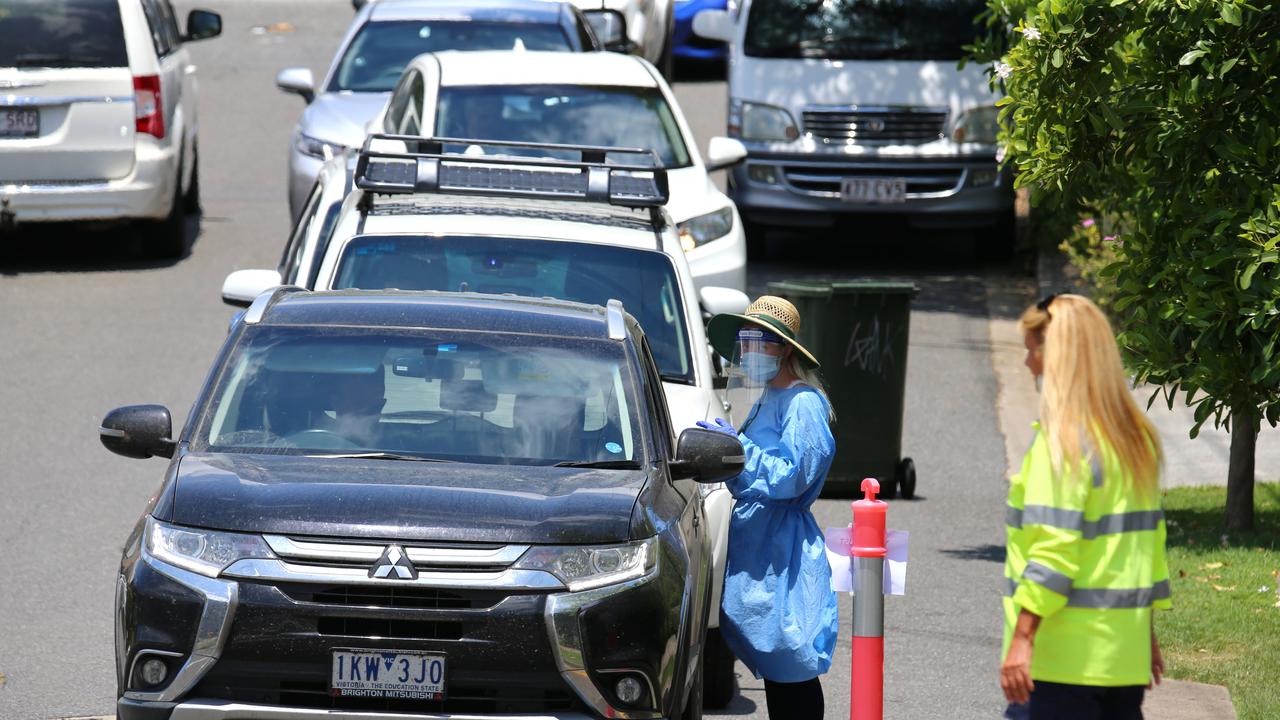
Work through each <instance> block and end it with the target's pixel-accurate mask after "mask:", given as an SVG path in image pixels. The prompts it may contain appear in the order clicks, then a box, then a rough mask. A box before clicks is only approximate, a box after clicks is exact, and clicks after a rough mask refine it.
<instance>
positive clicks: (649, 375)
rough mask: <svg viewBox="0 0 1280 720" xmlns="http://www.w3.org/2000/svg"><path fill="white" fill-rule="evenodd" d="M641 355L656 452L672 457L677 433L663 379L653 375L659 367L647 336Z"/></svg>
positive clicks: (641, 347)
mask: <svg viewBox="0 0 1280 720" xmlns="http://www.w3.org/2000/svg"><path fill="white" fill-rule="evenodd" d="M640 355H641V357H642V358H643V362H644V366H645V373H644V374H645V378H646V379H645V386H646V387H647V389H648V392H649V396H650V400H649V401H650V403H651V404H652V405H653V426H654V435H655V436H656V444H657V448H658V449H657V450H656V452H658V453H659V455H660V457H665V458H669V459H671V458H674V457H675V453H674V452H672V441H673V440H675V435H674V432H673V430H672V427H671V416H670V415H669V414H668V412H667V395H666V392H665V391H663V389H662V381H661V380H660V379H659V378H658V377H657V376H654V375H653V369H654V368H656V367H657V363H656V362H655V361H654V359H653V351H652V349H650V347H649V341H648V339H647V338H642V339H641V341H640Z"/></svg>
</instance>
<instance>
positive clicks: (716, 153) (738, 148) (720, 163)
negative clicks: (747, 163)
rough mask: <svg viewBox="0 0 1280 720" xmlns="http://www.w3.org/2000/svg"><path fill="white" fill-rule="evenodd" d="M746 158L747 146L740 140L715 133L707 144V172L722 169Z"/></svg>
mask: <svg viewBox="0 0 1280 720" xmlns="http://www.w3.org/2000/svg"><path fill="white" fill-rule="evenodd" d="M746 159H747V146H746V145H743V144H742V141H741V140H735V139H734V138H731V137H723V136H720V135H717V136H716V137H713V138H711V142H710V143H708V144H707V172H715V171H716V170H724V169H725V168H730V167H733V166H734V165H737V164H738V163H740V162H742V161H743V160H746Z"/></svg>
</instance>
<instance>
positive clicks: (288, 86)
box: [276, 68, 316, 105]
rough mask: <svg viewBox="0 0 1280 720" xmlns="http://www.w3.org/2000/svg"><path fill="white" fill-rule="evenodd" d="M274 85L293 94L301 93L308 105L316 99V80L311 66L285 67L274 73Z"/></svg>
mask: <svg viewBox="0 0 1280 720" xmlns="http://www.w3.org/2000/svg"><path fill="white" fill-rule="evenodd" d="M276 87H278V88H280V89H281V90H283V91H285V92H287V93H291V94H293V95H301V96H302V99H303V100H306V101H307V104H308V105H310V104H311V101H312V100H315V99H316V81H315V77H314V76H312V74H311V68H285V69H284V70H281V71H280V74H279V75H276Z"/></svg>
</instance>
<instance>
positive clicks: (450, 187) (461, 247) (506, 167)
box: [222, 135, 747, 707]
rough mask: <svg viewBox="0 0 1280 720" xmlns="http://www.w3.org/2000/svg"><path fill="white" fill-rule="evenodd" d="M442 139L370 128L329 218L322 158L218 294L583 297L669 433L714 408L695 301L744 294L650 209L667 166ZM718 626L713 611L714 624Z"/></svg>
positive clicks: (244, 297) (709, 675) (718, 513)
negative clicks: (261, 247) (639, 368)
mask: <svg viewBox="0 0 1280 720" xmlns="http://www.w3.org/2000/svg"><path fill="white" fill-rule="evenodd" d="M445 145H446V143H442V142H440V141H439V140H435V139H431V138H419V137H404V136H383V135H374V136H372V137H371V138H370V139H369V140H367V141H366V144H365V149H364V151H363V152H362V153H361V154H360V157H359V160H358V162H356V163H355V166H354V168H353V170H354V189H353V190H352V192H351V193H350V194H349V195H347V197H346V200H345V201H343V203H342V205H341V207H340V209H339V210H338V212H337V215H336V219H330V214H331V212H332V205H331V198H333V197H334V196H335V194H336V191H337V189H338V188H340V187H342V185H343V183H344V176H346V170H347V169H348V168H349V167H351V158H335V159H333V160H331V161H330V162H329V163H327V164H326V166H325V169H324V170H322V172H321V174H320V177H321V183H322V184H318V185H317V188H316V190H315V192H314V193H313V195H312V199H311V200H312V201H311V202H309V203H308V207H307V211H306V212H304V214H303V215H302V216H301V217H300V218H299V220H298V225H297V226H296V227H295V231H294V234H293V237H292V238H291V244H290V246H289V247H287V248H286V249H285V253H284V257H283V259H282V262H281V267H280V268H279V270H278V271H273V270H241V271H237V272H235V273H232V274H231V275H229V276H228V277H227V280H226V282H225V283H224V285H223V290H222V293H223V300H224V301H226V302H227V303H228V304H232V305H238V306H247V305H249V304H250V303H251V302H252V301H253V299H254V298H256V297H257V296H258V295H259V294H260V293H262V292H264V291H266V290H268V289H270V288H271V287H273V286H276V285H279V284H280V283H281V282H282V281H283V280H285V279H291V280H292V281H293V284H297V285H301V286H303V287H306V288H308V289H314V290H327V289H340V288H362V289H384V288H398V289H401V290H427V291H431V290H436V291H467V290H470V291H475V292H481V293H493V294H498V293H512V294H516V295H526V296H534V297H540V296H549V297H554V298H557V299H563V300H575V301H579V302H586V303H594V304H598V303H600V302H606V301H607V299H608V298H618V299H621V300H622V302H623V304H624V305H625V306H626V307H627V308H628V310H629V312H631V313H632V314H633V315H634V316H635V317H636V319H637V320H638V321H639V322H640V325H641V327H642V328H643V329H644V331H645V335H646V336H647V337H648V339H649V343H650V346H651V348H652V351H653V354H654V359H655V361H656V363H657V365H658V369H659V373H660V375H661V376H662V381H663V389H664V390H665V393H666V398H667V404H668V408H669V412H670V415H671V422H672V426H673V428H674V429H675V430H676V432H679V431H680V430H682V429H684V428H688V427H691V426H693V425H694V424H695V423H696V422H697V421H698V420H710V419H712V418H714V417H715V416H717V415H719V416H722V417H723V416H724V414H725V412H726V410H727V408H726V406H725V405H724V402H723V400H722V398H721V396H720V395H719V394H718V393H717V391H716V389H715V377H716V374H715V371H714V369H713V367H712V362H711V353H710V352H709V349H708V347H709V346H708V344H707V339H706V334H705V331H704V328H703V319H702V315H701V313H700V311H699V306H700V305H701V306H705V307H706V308H708V309H709V310H711V311H713V312H742V311H743V310H745V309H746V305H747V297H746V296H745V295H744V294H742V293H741V292H740V291H738V290H735V289H729V288H711V287H706V288H703V289H702V290H701V292H699V291H697V290H695V287H694V283H693V276H692V274H691V273H690V271H689V264H688V262H687V260H686V258H685V253H684V251H683V250H682V249H681V247H680V238H679V235H678V233H677V229H676V226H675V223H673V222H672V221H671V218H670V216H669V215H668V214H667V213H666V211H665V210H664V209H663V208H662V205H663V204H664V203H665V202H666V200H667V175H666V173H665V172H664V171H662V170H657V171H654V170H653V169H652V160H651V159H650V161H649V162H648V163H645V164H626V163H625V161H624V160H623V158H624V157H625V156H628V155H638V154H640V153H623V152H620V151H619V150H618V149H617V148H589V147H571V146H547V145H542V146H536V145H532V144H527V143H524V144H514V143H512V144H504V143H495V142H487V141H484V142H478V143H476V145H478V146H480V147H482V148H484V149H485V150H486V151H487V152H488V154H486V155H477V154H474V153H473V154H469V155H462V154H453V153H447V152H444V150H445ZM383 148H391V149H390V150H387V149H383ZM517 153H522V154H524V153H528V154H540V155H546V154H548V153H551V154H556V155H558V156H561V157H563V156H564V155H570V154H572V155H575V158H574V159H573V160H548V159H546V158H545V157H529V156H519V155H517ZM498 155H501V157H498ZM606 155H607V156H609V164H606V162H605V156H606ZM317 245H319V246H320V247H316V246H317ZM601 298H605V300H601ZM703 488H704V504H705V507H706V515H707V518H708V519H709V523H710V525H711V528H710V530H711V533H712V535H711V536H712V537H713V538H714V542H713V552H714V557H715V563H716V574H715V576H714V577H715V578H716V583H715V587H714V589H713V591H712V592H713V595H714V597H713V600H714V602H715V605H714V607H719V602H720V592H721V585H722V582H723V578H724V560H725V550H726V548H725V543H726V539H727V533H728V521H729V515H730V512H731V510H732V507H733V499H732V497H731V496H730V495H729V492H728V490H727V489H725V487H724V486H723V485H710V486H703ZM718 623H719V620H718V615H713V616H712V618H711V625H712V627H716V626H717V625H718ZM708 648H709V651H708V654H707V656H706V661H705V663H706V665H705V668H706V671H705V674H706V686H705V688H704V695H705V699H706V702H707V704H708V705H710V706H713V707H718V706H721V705H723V704H725V703H727V702H728V701H729V699H731V697H732V693H733V658H732V656H731V655H730V654H729V653H728V651H727V650H726V649H725V648H724V646H723V643H722V642H721V641H720V640H719V637H718V635H713V636H712V637H711V639H710V641H709V643H708Z"/></svg>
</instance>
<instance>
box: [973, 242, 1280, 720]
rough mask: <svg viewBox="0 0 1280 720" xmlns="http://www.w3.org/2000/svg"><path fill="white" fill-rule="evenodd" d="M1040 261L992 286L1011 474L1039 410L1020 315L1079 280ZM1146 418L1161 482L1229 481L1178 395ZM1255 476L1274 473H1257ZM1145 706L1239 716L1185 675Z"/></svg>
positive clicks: (1209, 432)
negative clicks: (1032, 275)
mask: <svg viewBox="0 0 1280 720" xmlns="http://www.w3.org/2000/svg"><path fill="white" fill-rule="evenodd" d="M1039 262H1040V267H1039V268H1037V278H1038V279H1037V280H1032V279H1029V278H1028V279H1027V280H1026V281H1025V282H1024V283H1023V284H1022V285H1020V286H1014V285H1010V284H1008V283H1004V284H1003V287H1002V286H1001V284H1000V283H987V287H988V298H987V303H988V308H989V310H990V317H991V320H990V331H991V347H992V362H993V364H994V366H995V375H996V382H997V384H998V385H999V392H998V396H997V416H998V418H999V424H1000V431H1001V433H1002V434H1003V435H1004V440H1005V459H1006V466H1007V468H1008V473H1009V474H1012V473H1014V472H1016V471H1017V468H1018V467H1019V465H1020V464H1021V462H1022V455H1023V453H1024V452H1025V451H1026V449H1027V447H1029V446H1030V444H1031V440H1032V434H1033V433H1032V430H1031V423H1032V422H1033V421H1034V420H1035V419H1036V417H1037V415H1038V412H1037V407H1038V405H1039V395H1038V393H1037V392H1036V388H1035V383H1034V382H1033V381H1032V379H1031V375H1030V373H1029V372H1028V371H1027V368H1026V366H1025V365H1024V364H1023V360H1024V358H1025V356H1026V348H1025V347H1024V346H1023V342H1022V335H1021V333H1019V332H1018V317H1019V316H1020V315H1021V314H1022V312H1023V310H1025V309H1026V308H1027V307H1028V306H1029V305H1030V304H1031V303H1033V302H1035V301H1036V300H1037V299H1039V298H1041V297H1044V296H1045V295H1047V294H1049V293H1050V292H1055V291H1056V292H1061V291H1063V290H1068V289H1070V288H1071V287H1072V286H1073V280H1074V279H1073V278H1072V277H1071V276H1070V274H1069V273H1068V272H1067V271H1066V270H1065V269H1064V267H1063V266H1064V264H1065V262H1064V260H1063V259H1062V257H1061V255H1060V254H1059V253H1051V252H1047V251H1042V252H1041V259H1040V261H1039ZM1151 390H1152V388H1149V387H1140V388H1136V389H1135V390H1134V396H1135V398H1136V399H1137V400H1138V402H1139V406H1140V407H1146V403H1147V399H1148V398H1149V397H1150V396H1151ZM1147 415H1148V417H1150V418H1151V419H1152V421H1153V422H1154V423H1155V425H1156V427H1157V429H1158V431H1159V433H1160V439H1161V441H1162V442H1163V443H1164V451H1165V474H1164V476H1163V478H1162V482H1163V483H1164V485H1165V487H1178V486H1188V485H1225V484H1226V476H1227V458H1228V455H1227V453H1228V449H1229V447H1230V434H1229V433H1227V432H1225V431H1223V430H1216V429H1214V428H1213V427H1212V425H1211V424H1209V425H1207V426H1206V427H1205V428H1202V430H1201V433H1200V437H1199V438H1197V439H1196V440H1191V439H1190V438H1188V436H1187V433H1188V431H1189V430H1190V428H1191V426H1192V425H1193V424H1194V420H1193V419H1192V414H1191V410H1190V409H1188V408H1187V407H1185V405H1184V404H1183V403H1182V402H1181V400H1180V401H1179V402H1178V403H1175V405H1174V408H1173V410H1169V408H1168V406H1167V405H1165V404H1163V402H1162V401H1161V400H1157V402H1156V403H1155V404H1154V405H1153V406H1152V407H1151V408H1150V409H1149V410H1148V412H1147ZM1257 467H1258V468H1260V469H1262V468H1276V467H1280V430H1274V429H1271V428H1265V427H1264V431H1263V433H1262V434H1261V435H1260V436H1259V438H1258V457H1257ZM1258 479H1259V480H1264V479H1266V480H1274V479H1275V478H1272V477H1267V478H1263V477H1261V476H1260V477H1259V478H1258ZM1174 601H1175V602H1177V599H1176V598H1175V600H1174ZM1142 709H1143V713H1144V714H1145V716H1146V717H1147V718H1148V720H1235V717H1236V712H1235V708H1234V707H1233V706H1232V704H1231V695H1230V693H1228V692H1227V689H1226V688H1224V687H1220V686H1217V685H1206V684H1203V683H1195V682H1187V681H1182V680H1170V679H1166V680H1165V681H1164V682H1163V683H1162V684H1161V685H1160V686H1158V687H1157V688H1155V689H1154V690H1153V691H1151V692H1148V693H1147V697H1146V702H1145V703H1144V704H1143V708H1142Z"/></svg>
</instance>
